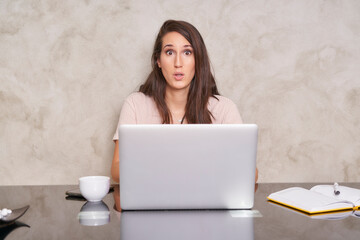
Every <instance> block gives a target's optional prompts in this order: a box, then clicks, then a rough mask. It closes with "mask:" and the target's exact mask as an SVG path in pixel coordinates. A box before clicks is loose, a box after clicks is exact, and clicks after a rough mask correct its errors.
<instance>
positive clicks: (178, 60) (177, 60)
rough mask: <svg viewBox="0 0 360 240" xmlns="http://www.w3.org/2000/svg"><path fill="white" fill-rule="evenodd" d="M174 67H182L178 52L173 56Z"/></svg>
mask: <svg viewBox="0 0 360 240" xmlns="http://www.w3.org/2000/svg"><path fill="white" fill-rule="evenodd" d="M175 67H176V68H179V67H182V59H181V55H180V54H177V55H176V57H175Z"/></svg>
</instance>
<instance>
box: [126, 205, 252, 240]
mask: <svg viewBox="0 0 360 240" xmlns="http://www.w3.org/2000/svg"><path fill="white" fill-rule="evenodd" d="M244 211H245V210H244ZM247 211H248V212H249V214H247V215H246V214H236V211H226V210H208V211H206V210H197V211H196V210H189V211H124V212H122V213H121V217H120V236H121V237H120V238H121V239H122V240H132V239H157V240H161V239H164V240H165V239H166V240H168V239H174V240H176V239H179V240H180V239H210V240H211V239H240V238H241V239H247V240H253V239H254V222H253V217H252V214H251V213H252V211H251V210H247ZM240 212H241V211H240ZM244 216H248V217H244Z"/></svg>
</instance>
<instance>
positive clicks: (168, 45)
mask: <svg viewBox="0 0 360 240" xmlns="http://www.w3.org/2000/svg"><path fill="white" fill-rule="evenodd" d="M173 46H174V45H172V44H166V45H165V46H164V47H163V49H164V48H166V47H173Z"/></svg>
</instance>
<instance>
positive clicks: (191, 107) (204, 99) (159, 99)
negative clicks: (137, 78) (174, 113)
mask: <svg viewBox="0 0 360 240" xmlns="http://www.w3.org/2000/svg"><path fill="white" fill-rule="evenodd" d="M169 32H178V33H180V34H181V35H182V36H183V37H184V38H186V40H187V41H188V42H189V43H190V44H191V46H192V48H193V51H194V57H195V76H194V78H193V80H192V81H191V83H190V89H189V93H188V97H187V103H186V107H185V118H186V120H187V122H188V123H211V116H212V114H211V112H210V111H209V110H208V108H207V104H208V101H209V98H210V97H215V95H219V92H218V90H217V87H216V83H215V79H214V76H213V74H212V73H211V69H210V61H209V56H208V53H207V50H206V47H205V43H204V40H203V38H202V37H201V35H200V33H199V31H198V30H197V29H196V28H195V27H194V26H193V25H191V24H190V23H187V22H184V21H175V20H168V21H166V22H164V24H163V25H162V27H161V28H160V31H159V34H158V35H157V38H156V41H155V45H154V50H153V54H152V58H151V65H152V69H153V70H152V72H151V73H150V74H149V76H148V78H147V80H146V81H145V83H144V84H143V85H141V86H140V89H139V91H140V92H142V93H144V94H145V95H147V96H151V97H153V99H154V101H155V103H156V106H157V108H158V110H159V113H160V116H161V117H162V119H163V123H165V124H170V123H171V117H170V111H169V109H168V107H167V105H166V102H165V90H166V80H165V78H164V76H163V74H162V71H161V69H160V68H159V66H158V64H157V60H158V59H159V58H160V54H161V47H162V39H163V37H164V36H165V34H167V33H169ZM215 98H216V97H215Z"/></svg>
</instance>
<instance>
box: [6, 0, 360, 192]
mask: <svg viewBox="0 0 360 240" xmlns="http://www.w3.org/2000/svg"><path fill="white" fill-rule="evenodd" d="M167 19H181V20H185V21H189V22H190V23H192V24H193V25H194V26H196V27H197V28H198V30H199V31H200V32H201V34H202V36H203V37H204V40H205V42H206V44H207V47H208V52H209V54H210V58H211V61H212V65H213V68H214V73H215V77H216V79H217V83H218V87H219V89H220V91H221V94H222V95H225V96H227V97H229V98H230V99H232V100H233V101H234V102H235V103H236V104H237V106H238V108H239V110H240V113H241V115H242V117H243V119H244V121H245V122H246V123H256V124H258V125H259V128H260V132H259V149H258V150H259V151H258V160H257V161H258V163H257V165H258V168H259V170H260V178H259V181H260V182H312V181H317V182H318V181H349V182H350V181H359V180H360V174H359V171H360V79H359V76H360V67H359V66H360V2H359V1H357V0H348V1H336V0H329V1H325V0H323V1H321V0H316V1H313V0H305V1H295V0H293V1H288V0H279V1H275V0H272V1H265V0H264V1H261V0H254V1H252V0H244V1H238V0H228V1H206V0H196V1H193V0H184V1H175V0H169V1H162V0H155V1H147V0H137V1H115V0H108V1H100V0H99V1H91V0H87V1H71V0H65V1H50V0H29V1H14V0H1V1H0V162H1V166H0V185H19V184H76V183H77V179H78V178H79V177H80V176H84V175H109V174H110V164H111V160H112V154H113V143H112V135H113V133H114V131H115V128H116V124H117V120H118V116H119V113H120V109H121V106H122V102H123V100H124V98H125V97H126V96H127V95H129V94H130V93H131V92H132V91H135V90H137V88H138V86H139V85H140V84H141V83H142V82H143V81H144V80H145V77H146V76H147V74H148V73H149V71H150V56H151V50H152V47H153V43H154V41H155V37H156V34H157V32H158V30H159V28H160V26H161V25H162V23H163V22H164V21H165V20H167Z"/></svg>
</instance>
